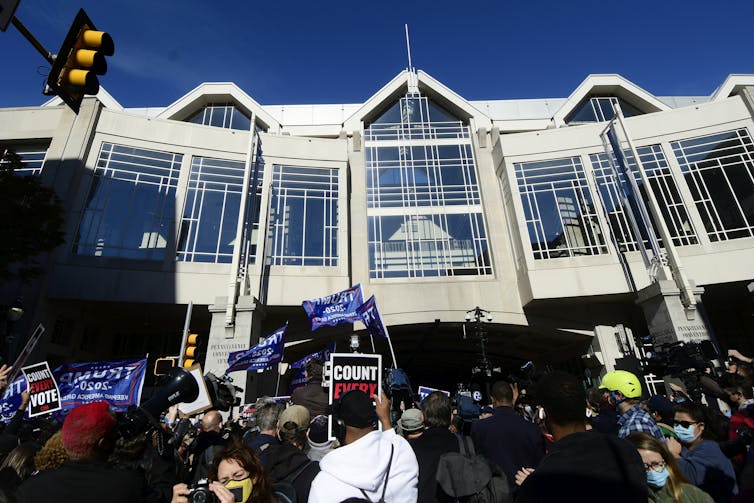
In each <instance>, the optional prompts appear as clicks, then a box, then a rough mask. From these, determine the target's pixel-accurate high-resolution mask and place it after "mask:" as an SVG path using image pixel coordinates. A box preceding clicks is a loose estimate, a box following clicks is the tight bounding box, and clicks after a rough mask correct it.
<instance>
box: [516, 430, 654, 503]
mask: <svg viewBox="0 0 754 503" xmlns="http://www.w3.org/2000/svg"><path fill="white" fill-rule="evenodd" d="M589 495H598V496H597V498H598V499H601V500H602V501H610V502H615V503H624V502H625V503H640V502H646V501H647V473H646V471H645V470H644V463H643V462H642V460H641V457H640V456H639V453H638V452H637V450H636V449H634V448H633V446H632V445H631V444H629V443H628V442H627V441H626V440H622V439H619V438H618V437H615V436H613V435H608V434H605V433H599V432H596V431H585V432H581V433H572V434H571V435H568V436H567V437H565V438H562V439H560V440H559V441H558V442H556V443H555V444H553V445H552V447H551V448H550V452H549V453H548V454H547V456H546V457H545V458H544V459H543V460H542V463H541V464H540V465H539V466H538V467H537V468H536V469H535V470H534V473H532V474H531V475H529V476H528V477H527V478H526V480H525V481H524V483H523V485H522V486H521V489H520V490H519V491H518V497H517V498H516V503H540V502H549V501H585V500H588V499H590V498H589Z"/></svg>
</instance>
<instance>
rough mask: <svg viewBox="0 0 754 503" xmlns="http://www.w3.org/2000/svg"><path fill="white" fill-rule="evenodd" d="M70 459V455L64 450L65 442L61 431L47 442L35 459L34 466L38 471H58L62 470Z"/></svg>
mask: <svg viewBox="0 0 754 503" xmlns="http://www.w3.org/2000/svg"><path fill="white" fill-rule="evenodd" d="M67 459H68V454H67V453H66V452H65V449H64V448H63V442H62V440H61V439H60V431H58V432H57V433H55V434H54V435H53V436H51V437H50V439H49V440H47V443H46V444H45V445H44V447H42V449H41V450H40V451H39V452H38V453H37V455H36V456H35V457H34V466H36V468H37V470H39V471H42V470H56V469H58V468H60V467H61V466H62V465H63V463H64V462H65V461H66V460H67Z"/></svg>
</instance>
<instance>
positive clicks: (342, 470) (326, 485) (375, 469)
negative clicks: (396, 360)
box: [309, 389, 419, 503]
mask: <svg viewBox="0 0 754 503" xmlns="http://www.w3.org/2000/svg"><path fill="white" fill-rule="evenodd" d="M375 399H376V401H377V406H376V408H375V406H374V405H373V404H372V400H371V399H370V398H369V396H367V394H366V393H364V392H363V391H361V390H358V389H355V390H352V391H348V392H347V393H345V394H343V395H342V396H341V397H340V398H339V399H338V400H337V401H336V402H334V403H333V406H332V414H333V421H334V422H335V424H336V425H337V426H336V428H335V430H336V432H337V436H338V437H339V438H338V439H339V440H340V442H341V444H342V445H343V446H342V447H339V448H337V449H335V450H334V451H332V452H331V453H329V454H328V455H327V456H325V457H324V458H322V461H321V462H320V468H321V471H320V472H319V474H317V476H316V477H315V478H314V482H313V483H312V488H311V491H310V492H309V503H332V502H337V501H344V500H346V499H348V498H362V499H363V498H367V499H368V500H369V501H380V500H381V498H382V501H385V502H386V503H404V502H405V503H416V497H417V484H418V482H419V466H418V465H417V463H416V456H415V455H414V452H413V450H412V449H411V446H410V445H409V444H408V442H406V439H404V438H403V437H400V436H399V435H397V434H396V433H395V430H393V428H392V425H391V424H390V400H388V398H387V396H385V394H384V393H381V394H380V395H375ZM378 421H379V423H380V424H381V425H382V430H383V431H379V430H377V429H375V428H376V426H377V422H378Z"/></svg>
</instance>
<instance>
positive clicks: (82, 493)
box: [17, 460, 149, 503]
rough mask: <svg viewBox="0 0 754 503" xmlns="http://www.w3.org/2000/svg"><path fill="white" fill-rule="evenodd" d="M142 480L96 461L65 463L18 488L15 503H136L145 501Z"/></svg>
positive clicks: (145, 488)
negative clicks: (16, 502)
mask: <svg viewBox="0 0 754 503" xmlns="http://www.w3.org/2000/svg"><path fill="white" fill-rule="evenodd" d="M147 494H148V488H147V484H146V481H145V480H144V477H142V476H139V475H138V474H137V473H135V472H132V471H129V470H119V469H116V468H111V467H109V466H108V465H106V464H105V463H102V462H97V461H70V460H69V461H66V462H65V463H63V466H61V467H60V468H58V469H57V470H49V471H43V472H40V473H38V474H37V475H34V476H32V477H31V478H29V479H27V480H26V481H25V482H24V483H23V484H21V487H19V489H18V493H17V497H18V501H19V503H39V502H44V501H54V502H55V503H103V502H105V501H106V502H107V503H140V502H146V501H149V498H148V496H147Z"/></svg>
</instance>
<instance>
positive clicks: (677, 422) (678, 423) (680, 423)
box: [673, 421, 699, 428]
mask: <svg viewBox="0 0 754 503" xmlns="http://www.w3.org/2000/svg"><path fill="white" fill-rule="evenodd" d="M692 424H699V423H698V422H696V421H673V426H678V425H681V426H683V427H684V428H688V427H689V426H691V425H692Z"/></svg>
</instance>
